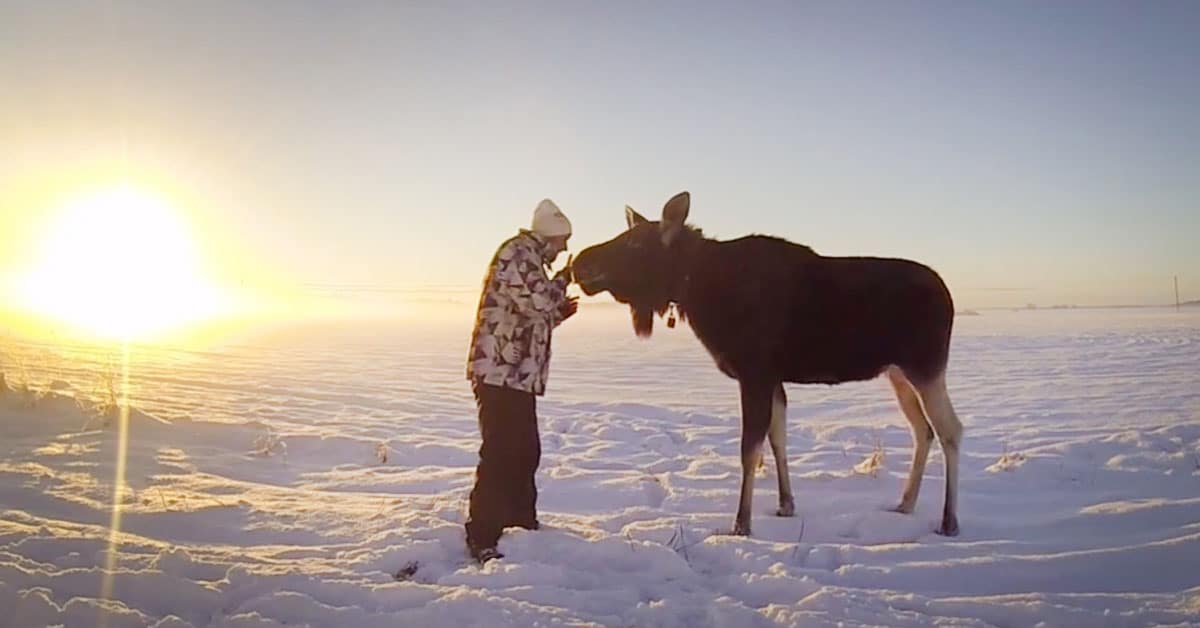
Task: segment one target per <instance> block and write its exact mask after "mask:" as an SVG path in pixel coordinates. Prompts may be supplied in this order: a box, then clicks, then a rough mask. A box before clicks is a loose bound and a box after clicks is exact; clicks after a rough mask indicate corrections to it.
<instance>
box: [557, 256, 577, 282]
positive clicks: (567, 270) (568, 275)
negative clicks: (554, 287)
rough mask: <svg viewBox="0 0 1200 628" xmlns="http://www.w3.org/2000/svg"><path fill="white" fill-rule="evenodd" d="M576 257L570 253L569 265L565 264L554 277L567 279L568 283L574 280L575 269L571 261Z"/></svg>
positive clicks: (568, 257)
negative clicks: (572, 267)
mask: <svg viewBox="0 0 1200 628" xmlns="http://www.w3.org/2000/svg"><path fill="white" fill-rule="evenodd" d="M574 259H575V256H574V255H568V256H567V265H566V266H563V269H562V270H560V271H558V273H557V274H555V275H554V278H555V279H566V280H567V283H572V282H574V281H575V273H574V271H572V270H571V261H572V260H574Z"/></svg>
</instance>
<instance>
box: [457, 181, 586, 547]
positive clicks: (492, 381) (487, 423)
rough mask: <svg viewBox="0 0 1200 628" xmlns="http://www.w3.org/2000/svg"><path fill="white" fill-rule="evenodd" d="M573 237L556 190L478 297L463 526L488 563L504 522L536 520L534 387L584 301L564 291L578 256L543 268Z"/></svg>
mask: <svg viewBox="0 0 1200 628" xmlns="http://www.w3.org/2000/svg"><path fill="white" fill-rule="evenodd" d="M570 237H571V222H570V221H569V220H567V217H566V216H564V215H563V213H562V211H560V210H559V208H558V207H557V206H556V205H555V204H554V203H553V202H552V201H551V200H550V199H545V200H543V201H542V202H541V203H539V204H538V206H537V209H536V210H535V211H534V213H533V224H532V228H531V229H528V230H527V229H521V230H520V231H519V232H518V233H517V235H515V236H513V237H512V238H510V239H508V240H507V241H505V242H504V243H503V244H501V245H500V248H499V249H498V250H497V251H496V254H495V255H494V256H493V257H492V261H491V264H490V265H489V267H488V273H487V277H486V278H485V279H484V283H483V293H482V294H481V295H480V297H479V311H478V313H477V314H476V318H475V330H474V332H473V333H472V334H471V349H470V353H469V355H468V356H467V379H468V380H470V381H471V388H472V390H473V391H474V393H475V402H476V405H477V406H478V407H479V430H480V432H481V433H482V437H483V444H482V445H481V446H480V448H479V466H478V467H476V469H475V487H474V488H473V489H472V490H471V506H470V514H469V517H468V519H467V524H466V528H467V547H468V548H469V549H470V551H471V556H472V557H474V558H475V560H477V561H479V562H480V563H481V564H482V563H485V562H487V561H489V560H491V559H493V558H501V557H502V555H501V554H500V553H499V552H498V551H497V550H496V544H497V542H498V541H499V540H500V534H501V532H502V531H503V530H504V528H505V527H507V526H512V525H515V526H520V527H522V528H525V529H527V530H536V529H537V528H538V525H539V524H538V520H537V485H536V484H535V483H534V473H535V472H536V471H537V468H538V464H539V462H540V461H541V455H542V446H541V439H540V437H539V435H538V427H537V404H536V397H538V396H541V395H543V394H544V393H545V391H546V378H547V375H548V373H549V365H550V333H551V331H552V330H553V329H554V328H555V327H557V326H558V325H559V324H560V323H562V322H563V321H564V320H566V319H567V318H570V317H571V316H572V315H573V314H575V311H576V309H577V308H578V304H577V299H575V298H573V297H567V285H568V284H569V283H570V282H571V260H570V259H569V258H568V260H567V265H566V267H565V268H563V270H562V271H560V272H559V273H558V274H557V275H555V277H554V279H549V278H548V277H547V276H546V267H547V266H549V265H550V264H552V263H553V262H554V260H555V258H557V257H558V254H559V253H561V252H563V251H565V250H566V249H567V240H568V239H570Z"/></svg>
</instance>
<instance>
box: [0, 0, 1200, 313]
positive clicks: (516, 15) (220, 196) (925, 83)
mask: <svg viewBox="0 0 1200 628" xmlns="http://www.w3.org/2000/svg"><path fill="white" fill-rule="evenodd" d="M507 4H508V3H470V4H467V3H456V2H409V3H399V2H379V3H366V2H354V3H345V5H343V4H340V3H339V4H334V3H304V2H284V1H280V2H191V3H184V2H113V3H102V2H81V3H71V2H3V3H2V4H0V77H2V78H3V81H2V88H0V89H2V90H3V95H2V97H0V137H2V138H3V141H2V144H3V150H0V188H4V187H5V186H6V185H7V186H10V187H11V186H16V187H19V186H20V185H21V184H22V181H23V180H25V179H32V178H37V177H45V176H47V175H46V172H47V171H48V170H53V169H55V168H63V167H68V166H70V167H74V166H80V167H85V166H86V165H87V164H88V163H90V162H92V161H104V160H105V159H110V158H111V157H112V156H113V155H116V154H120V155H122V159H123V160H124V161H123V163H127V164H129V166H128V167H129V169H130V170H131V171H132V172H135V173H139V172H146V173H153V175H154V176H155V177H157V178H159V179H164V178H165V179H169V180H170V181H171V182H172V184H173V185H175V186H178V187H180V188H183V189H185V190H187V191H188V192H189V194H191V195H193V196H194V197H195V198H201V199H204V202H203V203H200V204H199V205H200V206H196V207H189V211H191V212H194V213H198V214H200V216H199V217H198V220H200V221H202V222H204V223H205V224H208V225H216V227H215V229H216V231H217V232H219V233H221V234H223V235H222V237H220V238H215V239H210V240H214V241H209V242H207V246H209V247H210V248H215V249H220V250H218V251H217V253H215V254H216V255H222V254H225V255H235V254H236V255H242V256H248V259H246V260H245V263H261V264H263V265H265V266H270V267H272V268H275V269H279V270H281V271H282V272H285V273H286V274H287V276H288V277H289V278H291V280H294V281H295V282H296V283H329V284H338V285H345V284H368V285H375V286H388V287H419V286H429V285H450V286H461V287H465V288H467V289H472V288H474V287H476V286H477V285H478V281H479V279H480V277H481V275H482V272H483V270H484V266H485V264H486V262H487V259H488V258H489V257H490V255H491V253H492V251H493V249H494V248H495V246H496V245H497V244H498V243H499V241H500V240H501V239H503V238H505V237H506V236H508V235H510V234H511V233H512V232H514V231H515V229H516V228H517V227H518V226H522V225H524V224H525V223H526V222H527V221H528V219H529V215H530V213H531V212H532V209H533V207H534V205H535V204H536V203H537V201H538V200H539V199H541V198H542V197H544V196H549V197H551V198H554V199H555V200H556V201H558V203H559V204H560V205H561V206H562V207H563V209H564V210H565V211H566V212H567V214H568V215H569V216H570V217H571V218H572V220H573V221H574V223H575V225H576V237H575V239H574V240H573V242H572V244H573V245H575V248H576V250H578V248H579V245H584V244H588V243H591V242H595V241H598V240H602V239H607V238H609V237H611V236H612V235H615V233H616V232H617V230H618V229H620V228H621V227H622V226H623V221H622V207H623V205H624V204H626V203H630V204H632V205H634V206H635V207H637V208H638V209H639V210H641V211H642V212H643V213H646V214H648V215H656V214H657V212H658V211H659V208H660V207H661V204H662V203H663V201H665V200H666V199H667V198H668V197H669V196H670V195H671V194H674V193H675V192H677V191H679V190H682V189H688V190H690V191H691V192H692V199H693V207H692V219H693V221H694V222H695V223H696V224H698V225H699V226H701V227H704V228H705V230H706V231H707V232H709V233H710V234H712V235H715V236H718V237H732V236H737V235H741V234H744V233H747V232H766V233H774V234H777V235H781V236H784V237H787V238H789V239H792V240H794V241H798V242H804V243H807V244H810V245H812V246H813V247H815V248H816V249H817V250H818V251H820V252H823V253H827V254H870V255H897V256H906V257H912V258H915V259H919V260H922V261H925V262H926V263H929V264H930V265H932V266H934V267H935V268H937V269H938V270H939V271H941V272H942V274H943V275H944V276H945V277H946V279H947V281H948V283H950V286H951V289H952V290H953V291H954V292H955V295H956V300H957V301H958V302H959V303H960V304H962V305H964V306H987V305H1000V304H1023V303H1026V302H1037V303H1041V304H1051V303H1066V302H1074V303H1081V304H1090V303H1114V302H1120V303H1161V302H1166V301H1169V300H1170V299H1171V293H1170V284H1171V276H1172V275H1173V274H1176V273H1178V274H1179V275H1180V281H1181V288H1182V289H1183V291H1184V293H1185V294H1184V296H1185V297H1189V296H1190V297H1192V298H1198V297H1200V246H1197V239H1198V236H1200V207H1198V205H1200V69H1198V68H1200V3H1197V2H1149V3H1140V2H1120V3H1101V2H1088V3H1047V2H996V3H962V2H945V3H938V2H921V3H916V2H870V3H859V2H836V3H828V4H822V5H816V4H806V3H799V2H788V3H765V2H764V3H752V4H743V3H732V2H731V3H722V4H703V3H694V2H689V3H666V2H662V3H659V2H638V3H624V2H617V3H612V2H589V3H584V2H546V3H537V4H533V3H516V4H517V6H507ZM81 164H82V166H81ZM3 194H4V193H3V192H0V203H4V205H3V211H4V212H5V213H6V214H8V216H7V218H6V220H7V222H5V223H4V224H5V226H6V228H8V229H18V230H19V229H20V228H21V224H20V223H21V220H22V219H23V218H24V217H25V214H24V213H23V212H26V211H28V212H32V211H34V210H32V209H29V208H22V207H19V206H18V203H17V202H16V201H15V200H14V198H15V197H12V196H11V195H10V196H9V197H8V198H5V197H4V195H3ZM14 217H16V218H14ZM0 222H3V221H0ZM0 257H2V256H0Z"/></svg>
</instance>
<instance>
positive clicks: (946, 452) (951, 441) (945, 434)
mask: <svg viewBox="0 0 1200 628" xmlns="http://www.w3.org/2000/svg"><path fill="white" fill-rule="evenodd" d="M917 393H918V394H919V395H920V396H921V402H922V404H923V405H924V406H925V414H926V416H928V417H929V422H930V423H932V424H933V429H934V431H936V432H937V437H938V440H939V441H941V443H942V455H943V457H945V459H946V501H945V505H944V506H943V509H942V526H941V527H940V528H938V534H942V535H945V536H955V535H957V534H958V515H957V510H958V448H959V444H960V442H961V441H962V432H963V428H962V423H961V422H959V420H958V415H957V414H955V413H954V406H953V405H951V404H950V395H949V394H948V393H947V392H946V376H945V374H944V373H943V374H942V375H939V376H937V377H936V378H934V379H933V380H931V381H930V382H929V383H927V384H923V385H920V386H918V388H917Z"/></svg>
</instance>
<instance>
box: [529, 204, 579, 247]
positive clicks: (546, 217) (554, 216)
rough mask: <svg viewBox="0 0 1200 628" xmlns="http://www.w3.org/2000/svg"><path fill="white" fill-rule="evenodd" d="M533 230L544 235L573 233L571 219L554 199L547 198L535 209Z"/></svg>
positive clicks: (546, 236)
mask: <svg viewBox="0 0 1200 628" xmlns="http://www.w3.org/2000/svg"><path fill="white" fill-rule="evenodd" d="M533 232H534V233H536V234H538V235H540V236H542V237H544V238H552V237H554V236H569V235H571V221H570V220H567V217H566V216H565V215H563V213H562V210H561V209H559V208H558V205H555V204H554V201H552V200H550V199H548V198H546V199H542V202H540V203H538V206H537V209H535V210H533Z"/></svg>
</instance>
